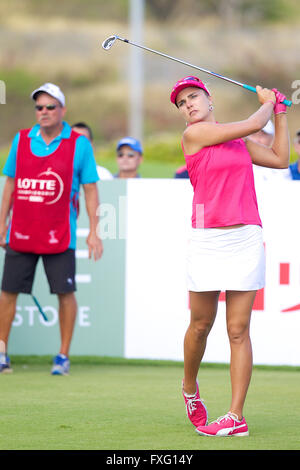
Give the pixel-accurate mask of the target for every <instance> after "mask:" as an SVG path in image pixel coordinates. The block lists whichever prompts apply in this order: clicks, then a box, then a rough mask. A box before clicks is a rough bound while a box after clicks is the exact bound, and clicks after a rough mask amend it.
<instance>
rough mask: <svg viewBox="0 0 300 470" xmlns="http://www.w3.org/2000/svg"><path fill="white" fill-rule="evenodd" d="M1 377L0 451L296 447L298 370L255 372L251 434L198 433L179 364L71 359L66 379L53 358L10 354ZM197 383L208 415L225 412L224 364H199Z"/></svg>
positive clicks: (298, 445)
mask: <svg viewBox="0 0 300 470" xmlns="http://www.w3.org/2000/svg"><path fill="white" fill-rule="evenodd" d="M12 362H13V369H14V372H13V373H12V374H2V375H0V389H1V398H2V399H1V411H0V449H1V450H133V449H135V450H151V449H161V450H275V449H276V450H296V449H300V437H299V407H298V404H299V395H300V381H299V368H260V367H256V368H254V371H253V377H252V382H251V386H250V389H249V392H248V397H247V402H246V407H245V416H246V418H247V422H248V426H249V429H250V436H249V437H247V438H244V439H243V438H241V439H237V438H236V439H234V438H232V439H225V438H224V439H213V438H211V439H210V438H205V437H200V436H198V435H197V434H196V433H195V431H194V429H193V426H192V425H191V424H190V423H189V422H188V420H187V418H186V416H185V410H184V404H183V400H182V397H181V391H180V387H181V379H182V363H177V362H174V363H173V362H167V361H138V360H122V359H114V358H72V366H71V373H70V375H69V376H67V377H57V376H54V377H53V376H51V375H50V373H49V371H50V367H51V358H49V357H46V358H43V357H42V358H39V357H33V358H30V357H29V358H26V357H25V358H17V357H15V358H12ZM199 381H200V387H201V394H202V396H203V398H204V399H205V403H206V406H207V407H208V411H209V420H212V419H215V418H217V417H218V416H220V415H222V414H224V413H225V412H226V411H227V410H228V406H229V402H230V381H229V370H228V366H222V365H216V366H213V365H209V364H207V365H206V364H203V367H202V368H201V369H200V373H199Z"/></svg>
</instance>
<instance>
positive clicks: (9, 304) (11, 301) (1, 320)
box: [0, 291, 18, 352]
mask: <svg viewBox="0 0 300 470" xmlns="http://www.w3.org/2000/svg"><path fill="white" fill-rule="evenodd" d="M17 297H18V294H17V293H14V292H5V291H2V292H1V294H0V341H3V342H4V343H5V345H6V351H5V352H7V343H8V338H9V333H10V330H11V325H12V322H13V320H14V317H15V313H16V304H17Z"/></svg>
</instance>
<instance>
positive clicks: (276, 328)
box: [125, 180, 300, 365]
mask: <svg viewBox="0 0 300 470" xmlns="http://www.w3.org/2000/svg"><path fill="white" fill-rule="evenodd" d="M127 196H128V214H127V216H128V219H127V234H128V239H127V245H126V258H127V262H126V326H125V356H126V357H128V358H130V357H132V358H155V359H173V360H182V359H183V338H184V334H185V330H186V328H187V326H188V323H189V316H190V310H189V302H188V293H187V289H186V280H185V273H186V265H185V255H186V246H187V237H188V232H189V227H190V217H191V205H192V188H191V185H190V182H189V181H188V180H182V181H179V180H146V181H145V180H139V181H135V180H132V181H128V191H127ZM257 196H258V204H259V210H260V214H261V218H262V221H263V226H264V227H263V228H264V242H265V252H266V286H265V288H264V289H262V290H260V291H258V293H257V296H256V301H255V304H254V308H253V313H252V323H251V337H252V343H253V355H254V363H255V364H273V365H275V364H279V365H280V364H285V365H300V343H299V341H298V332H299V328H300V249H299V239H300V218H299V217H298V216H297V208H296V209H295V207H294V205H296V204H297V201H299V200H300V184H299V182H297V181H276V182H264V183H263V185H260V186H257ZM296 207H297V206H296ZM228 269H230V266H228ZM225 313H226V312H225V293H221V296H220V302H219V307H218V314H217V318H216V321H215V324H214V326H213V329H212V331H211V333H210V335H209V339H208V344H207V349H206V352H205V355H204V361H205V362H229V361H230V350H229V343H228V339H227V332H226V320H225Z"/></svg>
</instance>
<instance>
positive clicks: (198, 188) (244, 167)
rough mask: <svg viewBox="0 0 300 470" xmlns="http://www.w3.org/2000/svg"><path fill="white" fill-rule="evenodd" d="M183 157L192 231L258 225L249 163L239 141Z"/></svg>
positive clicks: (250, 162) (214, 146) (207, 148)
mask: <svg viewBox="0 0 300 470" xmlns="http://www.w3.org/2000/svg"><path fill="white" fill-rule="evenodd" d="M182 148H183V145H182ZM183 152H184V148H183ZM184 156H185V160H186V163H187V169H188V173H189V177H190V180H191V183H192V186H193V188H194V198H193V212H192V227H193V228H208V227H226V226H228V225H237V224H248V225H260V226H261V225H262V223H261V220H260V216H259V212H258V206H257V199H256V193H255V187H254V177H253V170H252V161H251V157H250V154H249V152H248V150H247V147H246V144H245V142H244V141H243V140H242V139H235V140H231V141H229V142H224V143H222V144H218V145H211V146H209V147H203V148H202V149H201V150H200V151H199V152H197V153H195V154H193V155H186V154H185V152H184Z"/></svg>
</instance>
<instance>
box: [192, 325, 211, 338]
mask: <svg viewBox="0 0 300 470" xmlns="http://www.w3.org/2000/svg"><path fill="white" fill-rule="evenodd" d="M211 327H212V324H211V323H210V322H202V321H201V322H198V321H192V322H191V323H190V329H191V330H192V332H193V334H194V336H195V338H196V340H198V341H203V340H205V339H206V338H207V336H208V334H209V332H210V330H211Z"/></svg>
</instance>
